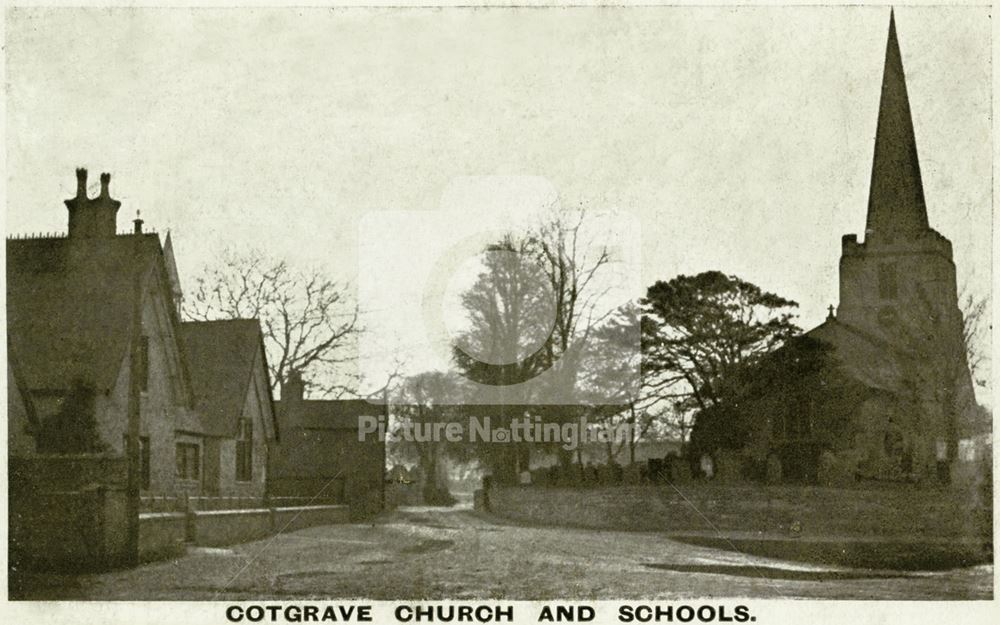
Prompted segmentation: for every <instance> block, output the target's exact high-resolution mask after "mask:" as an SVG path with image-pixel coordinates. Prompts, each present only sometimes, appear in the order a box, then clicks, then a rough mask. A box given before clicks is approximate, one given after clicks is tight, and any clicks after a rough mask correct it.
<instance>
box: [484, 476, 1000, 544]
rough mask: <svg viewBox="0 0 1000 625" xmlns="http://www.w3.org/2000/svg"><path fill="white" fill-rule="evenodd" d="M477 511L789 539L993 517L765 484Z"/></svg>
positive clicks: (935, 503)
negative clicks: (784, 537)
mask: <svg viewBox="0 0 1000 625" xmlns="http://www.w3.org/2000/svg"><path fill="white" fill-rule="evenodd" d="M476 504H477V507H479V508H481V509H482V508H487V509H488V510H490V511H491V512H492V513H494V514H496V515H497V516H500V517H504V518H507V519H510V520H514V521H520V522H526V523H533V524H539V525H561V526H572V527H583V528H592V529H616V530H633V531H655V532H670V533H676V534H683V533H698V532H746V533H754V534H758V535H768V536H775V535H785V536H792V537H796V538H799V537H801V538H809V537H813V538H826V537H831V536H843V537H868V538H871V537H905V536H910V537H921V538H928V537H934V538H955V539H962V540H978V539H984V538H986V539H989V538H988V537H991V536H992V534H991V528H992V520H991V519H989V518H988V517H987V518H983V516H984V515H985V514H987V513H985V512H984V511H983V510H982V509H981V508H978V507H977V506H975V505H974V503H973V500H972V498H971V497H970V496H969V495H968V494H967V493H964V492H962V491H956V490H950V489H946V488H940V489H933V488H930V489H928V488H925V489H920V488H917V487H914V486H911V485H903V484H900V485H895V486H893V487H888V488H887V487H881V488H872V489H858V488H829V487H808V486H801V487H795V486H765V485H707V484H684V485H678V486H677V487H676V488H675V487H674V486H673V485H670V484H665V485H644V486H615V487H597V488H562V487H551V488H549V487H539V486H493V487H491V488H490V490H489V491H488V492H485V493H484V492H480V493H478V494H477V496H476Z"/></svg>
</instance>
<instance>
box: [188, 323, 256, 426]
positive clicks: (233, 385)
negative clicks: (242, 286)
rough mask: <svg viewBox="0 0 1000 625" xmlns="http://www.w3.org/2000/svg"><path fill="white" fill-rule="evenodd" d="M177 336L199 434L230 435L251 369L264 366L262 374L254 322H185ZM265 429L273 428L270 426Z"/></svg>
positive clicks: (250, 375)
mask: <svg viewBox="0 0 1000 625" xmlns="http://www.w3.org/2000/svg"><path fill="white" fill-rule="evenodd" d="M180 337H181V342H182V344H183V346H184V351H185V354H186V356H187V362H188V366H189V367H190V369H191V386H192V389H193V392H194V397H195V407H196V409H197V411H198V413H199V415H200V417H201V423H202V427H203V432H204V433H205V434H208V435H210V436H224V437H228V436H234V435H235V434H236V431H237V427H238V424H237V420H238V419H239V418H240V417H241V416H242V412H243V406H244V403H245V402H246V397H247V392H248V389H249V385H250V383H251V382H252V380H253V375H254V367H256V366H260V367H264V372H265V374H266V373H267V363H266V361H265V360H264V348H263V336H262V334H261V330H260V322H258V321H257V320H256V319H227V320H221V321H193V322H185V323H182V324H180ZM268 387H269V385H268ZM268 401H270V389H268ZM272 414H273V411H272ZM266 425H267V426H268V427H273V426H274V423H273V422H272V423H269V424H266Z"/></svg>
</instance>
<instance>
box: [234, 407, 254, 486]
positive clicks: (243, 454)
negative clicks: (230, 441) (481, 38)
mask: <svg viewBox="0 0 1000 625" xmlns="http://www.w3.org/2000/svg"><path fill="white" fill-rule="evenodd" d="M252 477H253V427H252V424H251V422H250V419H240V420H239V431H238V432H237V434H236V479H237V480H239V481H240V482H249V481H250V480H251V478H252Z"/></svg>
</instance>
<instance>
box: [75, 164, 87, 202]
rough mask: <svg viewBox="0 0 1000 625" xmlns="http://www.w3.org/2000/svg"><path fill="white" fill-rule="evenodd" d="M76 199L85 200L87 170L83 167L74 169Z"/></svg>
mask: <svg viewBox="0 0 1000 625" xmlns="http://www.w3.org/2000/svg"><path fill="white" fill-rule="evenodd" d="M76 197H78V198H81V199H86V198H87V170H86V169H85V168H83V167H77V168H76Z"/></svg>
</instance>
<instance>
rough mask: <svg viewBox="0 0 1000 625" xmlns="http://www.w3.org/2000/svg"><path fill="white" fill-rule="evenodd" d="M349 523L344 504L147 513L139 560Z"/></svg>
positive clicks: (142, 521) (141, 526)
mask: <svg viewBox="0 0 1000 625" xmlns="http://www.w3.org/2000/svg"><path fill="white" fill-rule="evenodd" d="M349 520H350V510H349V509H348V507H347V506H343V505H341V506H299V507H291V508H255V509H247V510H196V511H191V512H189V513H186V514H185V513H183V512H144V513H142V514H140V515H139V558H140V559H141V560H143V561H150V560H156V559H161V558H171V557H175V556H177V555H180V554H182V553H184V549H185V546H186V545H187V544H195V545H201V546H206V547H221V546H224V545H233V544H236V543H242V542H247V541H251V540H257V539H260V538H265V537H267V536H271V535H274V534H281V533H284V532H293V531H295V530H299V529H302V528H306V527H313V526H315V525H336V524H341V523H348V522H349Z"/></svg>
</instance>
